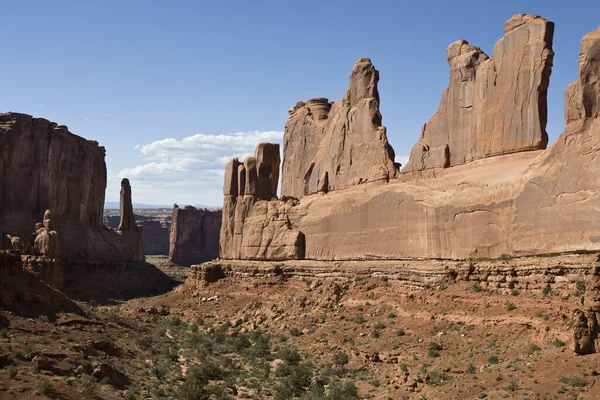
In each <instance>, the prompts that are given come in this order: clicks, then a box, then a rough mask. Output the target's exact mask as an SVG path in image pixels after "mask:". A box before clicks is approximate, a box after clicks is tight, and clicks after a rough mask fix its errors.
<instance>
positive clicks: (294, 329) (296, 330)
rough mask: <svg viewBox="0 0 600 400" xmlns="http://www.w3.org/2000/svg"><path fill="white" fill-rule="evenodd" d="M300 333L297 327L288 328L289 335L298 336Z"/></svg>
mask: <svg viewBox="0 0 600 400" xmlns="http://www.w3.org/2000/svg"><path fill="white" fill-rule="evenodd" d="M301 334H302V333H301V332H300V330H299V329H298V328H292V329H290V336H294V337H297V336H300V335H301Z"/></svg>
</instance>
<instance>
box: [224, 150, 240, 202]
mask: <svg viewBox="0 0 600 400" xmlns="http://www.w3.org/2000/svg"><path fill="white" fill-rule="evenodd" d="M239 165H240V162H239V161H238V159H237V158H232V159H231V161H229V163H228V164H227V167H225V184H224V185H223V194H224V195H225V196H237V195H238V181H237V180H238V177H237V174H238V166H239Z"/></svg>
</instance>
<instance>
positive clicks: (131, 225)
mask: <svg viewBox="0 0 600 400" xmlns="http://www.w3.org/2000/svg"><path fill="white" fill-rule="evenodd" d="M119 204H120V211H121V219H120V222H119V228H118V230H119V231H121V232H131V231H135V230H136V225H135V217H134V215H133V203H132V201H131V185H130V184H129V179H127V178H123V179H122V180H121V198H120V203H119Z"/></svg>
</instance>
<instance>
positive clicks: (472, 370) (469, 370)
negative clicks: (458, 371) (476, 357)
mask: <svg viewBox="0 0 600 400" xmlns="http://www.w3.org/2000/svg"><path fill="white" fill-rule="evenodd" d="M474 373H475V366H474V365H473V363H469V364H468V365H467V374H474Z"/></svg>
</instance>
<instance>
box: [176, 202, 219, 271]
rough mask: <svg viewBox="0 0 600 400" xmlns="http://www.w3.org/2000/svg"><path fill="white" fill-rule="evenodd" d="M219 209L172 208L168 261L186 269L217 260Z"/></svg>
mask: <svg viewBox="0 0 600 400" xmlns="http://www.w3.org/2000/svg"><path fill="white" fill-rule="evenodd" d="M222 218H223V217H222V214H221V211H220V210H214V211H212V210H207V209H198V208H195V207H192V206H185V207H183V208H179V206H178V205H177V204H175V205H174V207H173V217H172V220H171V221H172V222H171V232H170V240H169V261H171V262H173V263H175V264H179V265H185V266H190V265H192V264H195V263H201V262H204V261H209V260H213V259H215V258H217V257H219V231H220V229H221V220H222Z"/></svg>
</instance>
